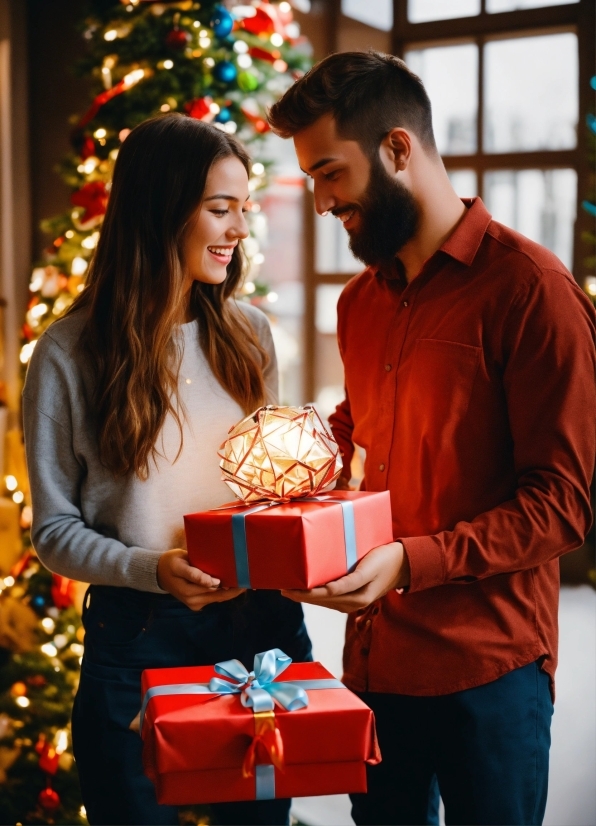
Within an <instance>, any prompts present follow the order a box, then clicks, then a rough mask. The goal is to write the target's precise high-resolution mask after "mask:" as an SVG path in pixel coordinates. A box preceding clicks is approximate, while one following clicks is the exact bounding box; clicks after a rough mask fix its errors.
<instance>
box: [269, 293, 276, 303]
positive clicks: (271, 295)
mask: <svg viewBox="0 0 596 826" xmlns="http://www.w3.org/2000/svg"><path fill="white" fill-rule="evenodd" d="M278 298H279V296H278V294H277V293H267V301H269V302H270V303H271V304H275V302H276V301H277V299H278Z"/></svg>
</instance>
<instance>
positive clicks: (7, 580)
mask: <svg viewBox="0 0 596 826" xmlns="http://www.w3.org/2000/svg"><path fill="white" fill-rule="evenodd" d="M4 584H5V585H6V587H7V588H12V586H13V585H14V577H13V576H7V577H4Z"/></svg>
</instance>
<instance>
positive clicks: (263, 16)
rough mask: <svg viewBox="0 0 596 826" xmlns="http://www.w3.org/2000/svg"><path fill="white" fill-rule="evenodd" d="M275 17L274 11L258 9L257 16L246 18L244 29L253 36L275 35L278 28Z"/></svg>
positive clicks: (243, 22)
mask: <svg viewBox="0 0 596 826" xmlns="http://www.w3.org/2000/svg"><path fill="white" fill-rule="evenodd" d="M267 5H269V4H267ZM274 15H275V11H274V10H273V9H269V8H267V7H265V8H263V6H261V7H260V8H257V10H256V14H255V15H253V16H252V17H245V18H244V20H243V21H242V28H243V29H244V30H245V31H247V32H250V33H251V34H273V32H274V31H275V30H276V28H277V27H276V25H275V18H274Z"/></svg>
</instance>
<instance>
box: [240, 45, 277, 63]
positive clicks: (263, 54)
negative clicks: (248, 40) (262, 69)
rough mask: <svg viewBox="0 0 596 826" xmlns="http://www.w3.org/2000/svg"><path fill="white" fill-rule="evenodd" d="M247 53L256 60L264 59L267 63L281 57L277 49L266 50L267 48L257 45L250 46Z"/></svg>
mask: <svg viewBox="0 0 596 826" xmlns="http://www.w3.org/2000/svg"><path fill="white" fill-rule="evenodd" d="M248 53H249V55H250V56H251V57H256V59H257V60H266V61H267V63H275V61H276V60H279V58H280V57H281V52H278V51H277V49H275V50H274V51H272V52H268V51H267V49H261V48H260V47H259V46H251V48H250V49H249V50H248Z"/></svg>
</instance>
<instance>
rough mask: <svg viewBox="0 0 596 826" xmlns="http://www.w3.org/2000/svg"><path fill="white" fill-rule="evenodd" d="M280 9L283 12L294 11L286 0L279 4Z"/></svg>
mask: <svg viewBox="0 0 596 826" xmlns="http://www.w3.org/2000/svg"><path fill="white" fill-rule="evenodd" d="M279 10H280V12H281V13H282V14H288V13H289V12H291V11H292V7H291V6H290V4H289V3H286V2H284V3H280V4H279Z"/></svg>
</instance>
